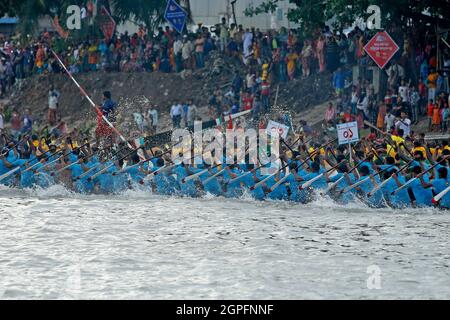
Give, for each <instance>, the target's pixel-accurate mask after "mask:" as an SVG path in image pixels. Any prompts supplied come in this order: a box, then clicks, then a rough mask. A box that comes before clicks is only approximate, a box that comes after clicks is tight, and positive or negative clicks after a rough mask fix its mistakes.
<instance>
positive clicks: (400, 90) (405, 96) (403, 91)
mask: <svg viewBox="0 0 450 320" xmlns="http://www.w3.org/2000/svg"><path fill="white" fill-rule="evenodd" d="M408 91H409V90H408V87H406V86H405V87H399V88H398V94H399V96H400V97H402V101H403V102H406V101H408Z"/></svg>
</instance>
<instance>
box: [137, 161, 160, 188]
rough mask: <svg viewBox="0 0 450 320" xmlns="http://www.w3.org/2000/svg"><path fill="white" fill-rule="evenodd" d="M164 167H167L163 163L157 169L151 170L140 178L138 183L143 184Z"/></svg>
mask: <svg viewBox="0 0 450 320" xmlns="http://www.w3.org/2000/svg"><path fill="white" fill-rule="evenodd" d="M166 168H167V167H166V166H165V165H164V166H162V167H161V168H159V169H157V170H155V171H153V172H151V173H150V174H148V175H147V176H146V177H145V178H144V179H141V180H140V181H139V183H140V184H144V183H145V182H146V181H150V180H152V179H153V177H154V176H155V175H156V174H158V173H159V172H162V171H164V170H165V169H166Z"/></svg>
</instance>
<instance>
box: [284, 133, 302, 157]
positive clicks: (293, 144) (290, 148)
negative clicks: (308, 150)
mask: <svg viewBox="0 0 450 320" xmlns="http://www.w3.org/2000/svg"><path fill="white" fill-rule="evenodd" d="M300 140H302V137H301V136H300V137H299V138H298V139H297V140H295V141H294V142H293V143H292V144H291V145H292V146H295V144H296V143H297V142H299V141H300ZM281 142H282V143H283V144H284V145H285V146H286V147H288V149H289V150H290V151H291V152H292V154H294V150H293V149H292V147H291V146H290V145H288V144H287V142H286V141H284V139H283V138H281Z"/></svg>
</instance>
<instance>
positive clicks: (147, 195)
mask: <svg viewBox="0 0 450 320" xmlns="http://www.w3.org/2000/svg"><path fill="white" fill-rule="evenodd" d="M0 195H1V196H2V197H10V198H16V197H18V198H27V197H35V198H39V199H60V198H70V199H80V200H86V201H89V200H99V198H100V199H107V200H114V201H128V200H152V201H154V200H168V199H178V200H181V199H185V200H191V201H204V202H211V201H218V202H228V201H236V200H238V201H239V202H242V203H245V204H249V205H254V206H256V207H261V206H275V207H278V208H280V207H282V208H289V209H291V208H295V207H299V208H301V209H302V210H307V209H310V210H314V211H316V212H319V213H321V212H323V213H329V212H347V213H361V211H364V212H366V211H367V212H377V213H386V214H396V215H401V214H408V215H411V214H412V215H419V214H446V213H448V212H449V211H448V210H443V209H439V208H433V207H427V208H405V209H393V208H390V207H385V208H371V207H369V206H368V205H367V204H365V203H364V202H363V201H361V200H360V199H354V201H353V202H351V203H348V204H345V205H344V204H340V203H338V202H336V201H334V200H333V199H332V198H331V197H330V196H329V195H326V196H322V195H320V193H319V192H316V193H315V194H314V195H313V198H312V200H311V201H310V202H308V203H307V204H302V203H297V202H291V201H285V200H264V201H258V200H255V199H254V198H253V197H252V196H251V194H250V192H248V191H244V193H243V195H242V196H241V197H239V198H237V199H228V198H226V197H223V196H215V195H213V194H210V193H207V194H206V195H204V196H202V197H200V198H190V197H181V196H177V195H172V196H163V195H159V194H155V193H153V192H152V191H151V190H150V189H149V188H148V187H146V186H142V185H140V184H135V185H133V186H132V188H131V189H128V190H125V191H122V192H120V193H118V194H114V195H111V194H90V195H84V194H79V193H76V192H74V191H72V190H69V189H67V188H66V187H65V186H63V185H52V186H50V187H49V188H40V187H36V188H32V189H18V188H10V187H7V186H4V185H0Z"/></svg>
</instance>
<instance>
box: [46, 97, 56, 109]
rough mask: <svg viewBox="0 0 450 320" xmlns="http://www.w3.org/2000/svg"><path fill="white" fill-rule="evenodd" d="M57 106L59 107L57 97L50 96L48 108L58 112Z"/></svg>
mask: <svg viewBox="0 0 450 320" xmlns="http://www.w3.org/2000/svg"><path fill="white" fill-rule="evenodd" d="M57 106H58V98H57V97H55V96H50V98H48V108H49V109H52V110H56V108H57Z"/></svg>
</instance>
